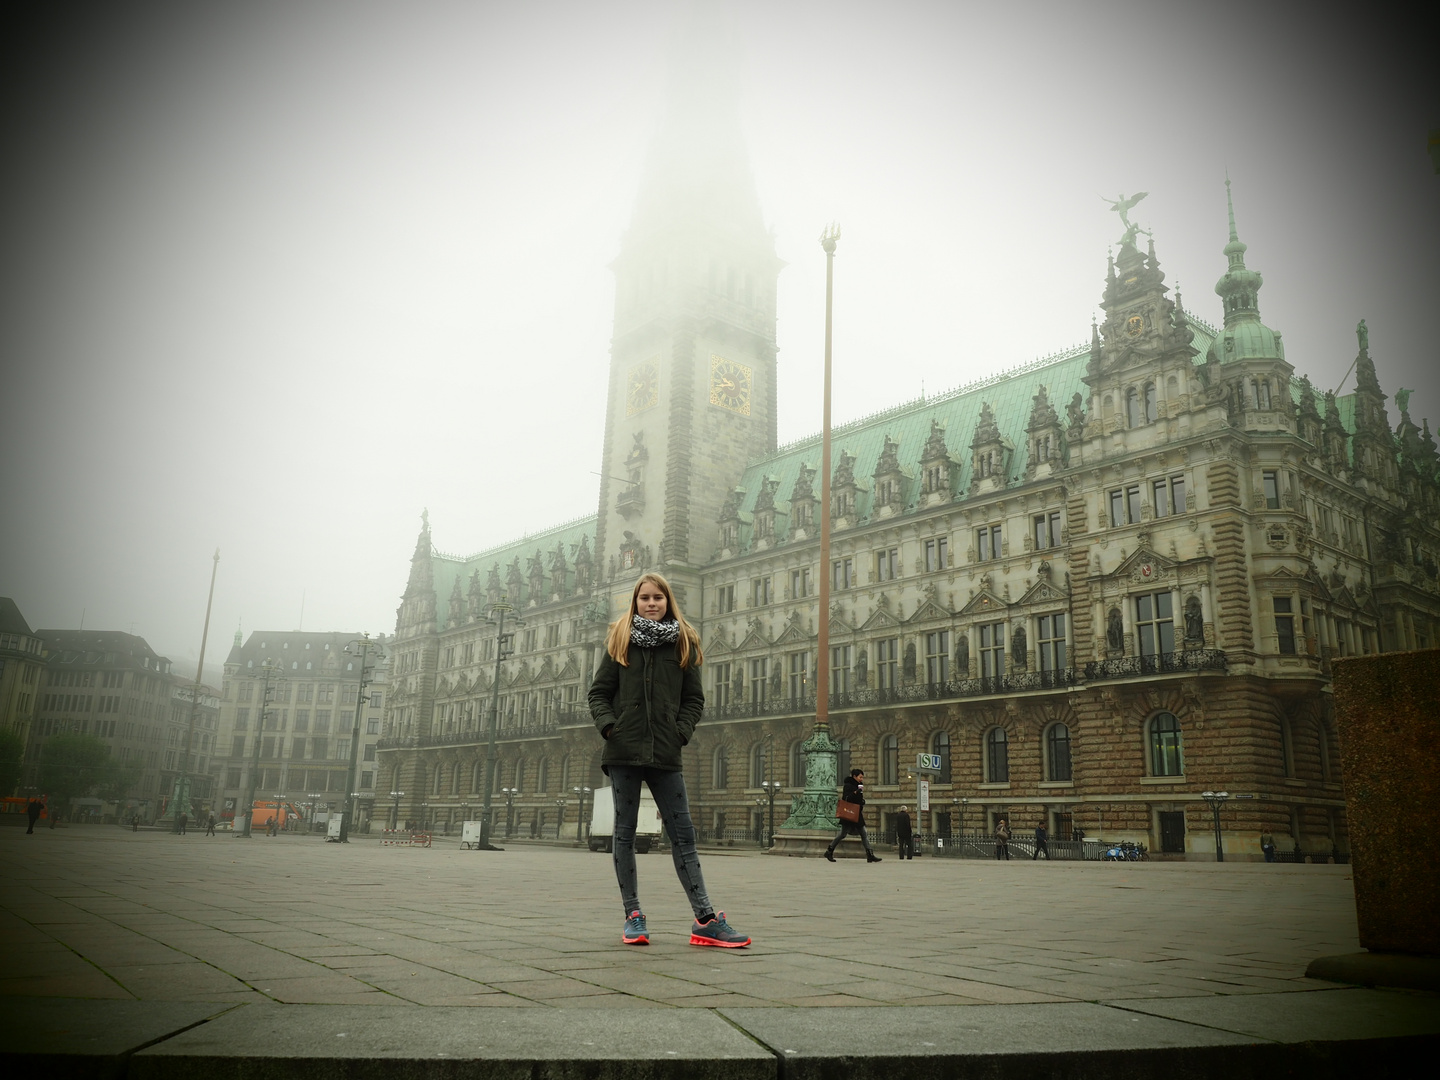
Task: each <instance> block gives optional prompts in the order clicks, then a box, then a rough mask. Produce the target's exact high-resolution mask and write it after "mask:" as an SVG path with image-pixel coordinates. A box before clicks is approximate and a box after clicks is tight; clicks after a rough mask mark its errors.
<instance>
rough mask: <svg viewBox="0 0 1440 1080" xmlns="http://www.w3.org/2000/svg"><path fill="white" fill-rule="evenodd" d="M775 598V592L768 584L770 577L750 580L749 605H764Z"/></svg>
mask: <svg viewBox="0 0 1440 1080" xmlns="http://www.w3.org/2000/svg"><path fill="white" fill-rule="evenodd" d="M774 599H775V592H774V589H773V587H772V586H771V584H770V578H769V577H768V576H767V577H762V578H755V579H754V580H752V581H751V582H750V606H751V607H764V606H765V605H766V604H769V603H770V602H771V601H773V600H774Z"/></svg>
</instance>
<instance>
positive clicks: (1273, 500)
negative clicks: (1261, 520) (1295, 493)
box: [1260, 469, 1280, 510]
mask: <svg viewBox="0 0 1440 1080" xmlns="http://www.w3.org/2000/svg"><path fill="white" fill-rule="evenodd" d="M1260 478H1261V482H1262V483H1263V484H1264V485H1265V509H1266V510H1279V509H1280V473H1279V472H1277V471H1276V470H1275V469H1266V470H1265V471H1264V472H1263V473H1261V474H1260Z"/></svg>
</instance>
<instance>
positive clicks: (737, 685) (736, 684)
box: [730, 664, 745, 702]
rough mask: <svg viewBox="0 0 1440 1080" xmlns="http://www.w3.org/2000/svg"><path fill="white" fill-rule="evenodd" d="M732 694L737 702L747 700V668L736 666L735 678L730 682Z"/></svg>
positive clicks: (741, 665) (740, 665)
mask: <svg viewBox="0 0 1440 1080" xmlns="http://www.w3.org/2000/svg"><path fill="white" fill-rule="evenodd" d="M730 694H731V696H732V697H733V698H734V699H735V700H736V701H737V702H739V701H743V700H744V699H745V666H744V665H743V664H736V665H735V677H734V678H733V679H731V680H730Z"/></svg>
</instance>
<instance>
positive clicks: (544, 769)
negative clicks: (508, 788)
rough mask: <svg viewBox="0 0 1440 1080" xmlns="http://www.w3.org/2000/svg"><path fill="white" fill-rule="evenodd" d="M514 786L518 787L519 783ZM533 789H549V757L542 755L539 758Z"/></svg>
mask: <svg viewBox="0 0 1440 1080" xmlns="http://www.w3.org/2000/svg"><path fill="white" fill-rule="evenodd" d="M515 786H516V787H519V786H520V785H519V784H516V785H515ZM535 790H536V791H549V790H550V759H549V758H543V757H542V758H541V759H540V768H539V770H538V771H537V773H536V777H535Z"/></svg>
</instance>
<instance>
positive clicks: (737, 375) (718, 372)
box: [710, 356, 751, 416]
mask: <svg viewBox="0 0 1440 1080" xmlns="http://www.w3.org/2000/svg"><path fill="white" fill-rule="evenodd" d="M750 376H751V370H750V368H748V367H746V366H745V365H744V364H737V363H736V362H735V361H734V360H726V359H725V358H724V357H723V356H711V357H710V404H711V405H718V406H719V407H720V408H722V409H729V410H730V411H731V412H737V413H739V414H740V415H741V416H749V415H750Z"/></svg>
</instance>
